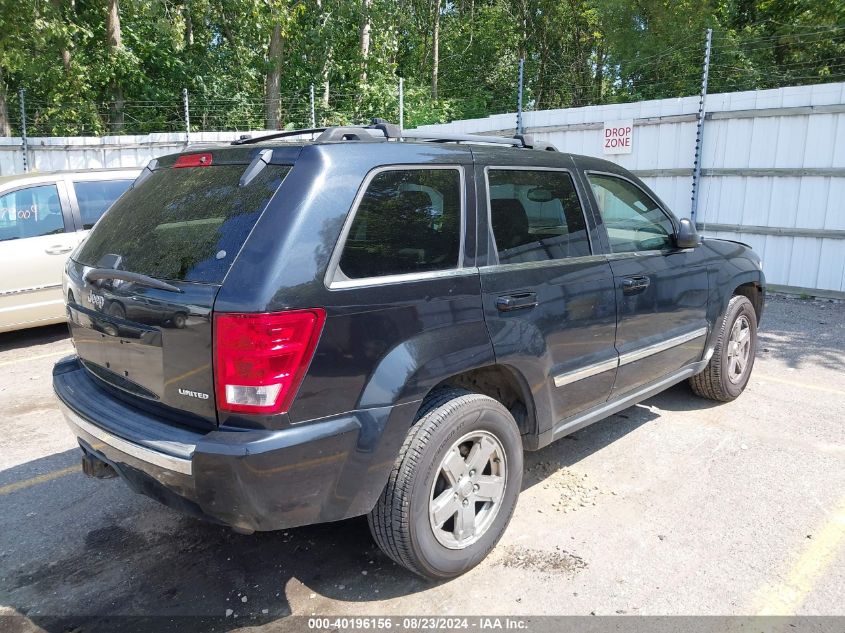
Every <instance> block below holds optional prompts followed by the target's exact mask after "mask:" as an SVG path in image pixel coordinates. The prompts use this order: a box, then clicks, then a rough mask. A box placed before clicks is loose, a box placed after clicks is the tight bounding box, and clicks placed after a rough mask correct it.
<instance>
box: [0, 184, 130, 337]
mask: <svg viewBox="0 0 845 633" xmlns="http://www.w3.org/2000/svg"><path fill="white" fill-rule="evenodd" d="M139 172H140V170H139V169H134V168H133V169H99V170H80V171H67V172H45V173H33V174H22V175H17V176H4V177H0V332H8V331H11V330H18V329H22V328H28V327H35V326H39V325H48V324H50V323H60V322H61V321H63V320H64V318H65V308H64V301H63V297H62V270H63V269H64V265H65V261H67V257H68V255H69V254H70V252H71V251H72V250H73V249H74V248H76V246H77V245H78V244H79V243H80V242H81V241H82V240H83V239H84V237H85V236H86V235H87V234H88V231H89V229H90V228H91V227H92V226H94V223H95V222H96V221H97V220H98V219H99V218H100V216H101V215H103V213H104V212H105V211H106V209H108V208H109V207H110V206H111V204H112V203H113V202H114V201H115V200H117V199H118V198H119V197H120V196H121V195H122V194H123V192H124V191H126V189H128V188H129V185H131V184H132V182H133V181H134V180H135V177H136V176H137V175H138V173H139Z"/></svg>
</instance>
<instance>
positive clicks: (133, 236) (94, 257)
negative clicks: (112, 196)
mask: <svg viewBox="0 0 845 633" xmlns="http://www.w3.org/2000/svg"><path fill="white" fill-rule="evenodd" d="M245 169H246V165H220V166H215V167H196V168H185V169H157V170H155V171H154V172H153V173H152V175H150V176H149V177H148V178H146V179H145V180H143V181H141V182H140V183H139V184H135V185H134V186H133V187H132V188H131V189H129V190H128V191H127V192H126V193H125V194H124V195H123V196H121V197H120V199H119V200H118V201H117V202H116V203H115V204H114V205H113V206H112V207H111V209H109V212H108V213H106V214H105V215H104V216H103V217H102V219H101V220H100V221H99V222H98V223H97V225H96V226H95V227H94V229H93V230H92V231H91V233H90V235H89V236H88V239H87V240H86V242H85V243H84V244H83V246H82V247H81V248H80V250H79V252H78V255H77V256H76V259H77V261H79V263H81V264H84V265H87V266H96V267H109V266H113V267H115V268H119V269H120V270H127V271H131V272H136V273H141V274H143V275H148V276H150V277H155V278H157V279H168V280H177V281H179V280H181V281H197V282H205V283H220V282H221V281H223V278H224V277H225V276H226V273H227V272H229V268H230V267H231V265H232V262H233V261H234V258H235V257H236V256H237V254H238V251H240V249H241V246H243V243H244V242H245V241H246V238H247V236H248V235H249V232H250V231H251V230H252V227H253V226H255V223H256V222H257V221H258V218H259V217H260V215H261V213H262V212H263V211H264V208H265V207H266V206H267V203H268V202H269V201H270V198H271V197H272V196H273V194H274V193H275V192H276V190H277V189H278V188H279V185H281V183H282V180H284V178H285V176H286V175H287V173H288V172H289V171H290V167H289V166H282V165H268V166H267V167H266V168H264V169H263V170H261V172H260V173H259V174H258V175H257V176H256V177H255V178H254V179H253V180H251V181H250V182H249V184H248V185H246V186H244V187H240V186H238V181H239V180H240V177H241V176H242V175H243V173H244V170H245Z"/></svg>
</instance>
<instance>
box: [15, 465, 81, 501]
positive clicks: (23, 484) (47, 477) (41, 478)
mask: <svg viewBox="0 0 845 633" xmlns="http://www.w3.org/2000/svg"><path fill="white" fill-rule="evenodd" d="M78 472H81V471H80V469H79V465H78V464H77V465H74V466H68V467H67V468H62V469H60V470H54V471H52V472H49V473H44V474H43V475H38V476H37V477H32V478H31V479H24V480H23V481H16V482H15V483H13V484H6V485H5V486H0V497H2V496H3V495H7V494H10V493H12V492H17V491H18V490H24V489H26V488H30V487H32V486H37V485H38V484H43V483H46V482H48V481H52V480H53V479H58V478H59V477H64V476H65V475H70V474H71V473H78Z"/></svg>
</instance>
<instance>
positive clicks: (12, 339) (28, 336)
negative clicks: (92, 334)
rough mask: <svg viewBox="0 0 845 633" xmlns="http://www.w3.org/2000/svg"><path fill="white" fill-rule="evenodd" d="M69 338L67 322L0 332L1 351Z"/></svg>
mask: <svg viewBox="0 0 845 633" xmlns="http://www.w3.org/2000/svg"><path fill="white" fill-rule="evenodd" d="M69 338H70V334H69V333H68V329H67V325H66V324H65V323H59V324H58V325H46V326H43V327H36V328H30V329H28V330H17V331H16V332H4V333H2V334H0V352H6V351H11V350H16V349H24V348H26V347H32V346H33V345H45V344H47V343H55V342H56V341H61V340H63V339H69Z"/></svg>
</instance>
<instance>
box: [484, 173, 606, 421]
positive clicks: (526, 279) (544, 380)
mask: <svg viewBox="0 0 845 633" xmlns="http://www.w3.org/2000/svg"><path fill="white" fill-rule="evenodd" d="M564 161H565V162H566V163H568V164H571V161H570V160H569V159H568V158H565V157H556V159H555V162H556V164H560V163H561V162H564ZM477 178H478V180H477V187H478V190H479V192H480V193H483V195H480V196H479V197H480V200H481V202H480V205H479V208H480V209H481V211H480V212H479V215H480V216H482V217H484V218H486V219H487V220H486V224H487V230H488V231H489V239H490V254H489V258H488V259H489V265H487V266H483V267H482V268H481V284H482V290H483V297H484V299H483V300H484V313H485V318H486V321H487V325H488V329H489V332H490V336H491V339H492V341H493V346H494V350H495V353H496V359H497V362H498V363H500V364H504V365H510V366H513V367H515V368H516V369H518V370H519V372H520V373H521V374H522V375H523V376H524V377H525V378H526V380H527V381H528V382H529V385H530V387H531V390H532V392H533V394H534V399H535V404H536V407H537V418H538V420H551V421H552V422H559V421H562V420H565V419H566V418H569V417H572V416H573V415H575V414H577V413H579V412H581V411H583V410H585V409H588V408H590V407H592V406H595V405H597V404H599V403H602V402H604V401H605V400H607V398H608V396H609V395H610V391H611V388H612V386H613V381H614V378H615V376H616V361H617V355H616V350H615V348H614V338H615V333H616V305H615V300H614V290H613V275H612V273H611V270H610V266H609V264H608V263H607V260H606V258H605V256H604V255H603V254H601V252H600V251H598V250H594V245H592V244H591V242H592V235H591V233H592V227H591V226H590V225H589V224H588V223H587V218H586V215H585V213H584V205H583V202H582V199H581V195H580V194H579V191H578V189H577V188H576V184H575V180H574V178H573V174H572V171H571V170H570V169H568V168H560V167H531V166H519V167H513V166H498V165H496V164H487V165H480V166H478V167H477ZM549 430H550V429H544V428H541V429H539V431H540V433H544V432H547V431H549Z"/></svg>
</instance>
